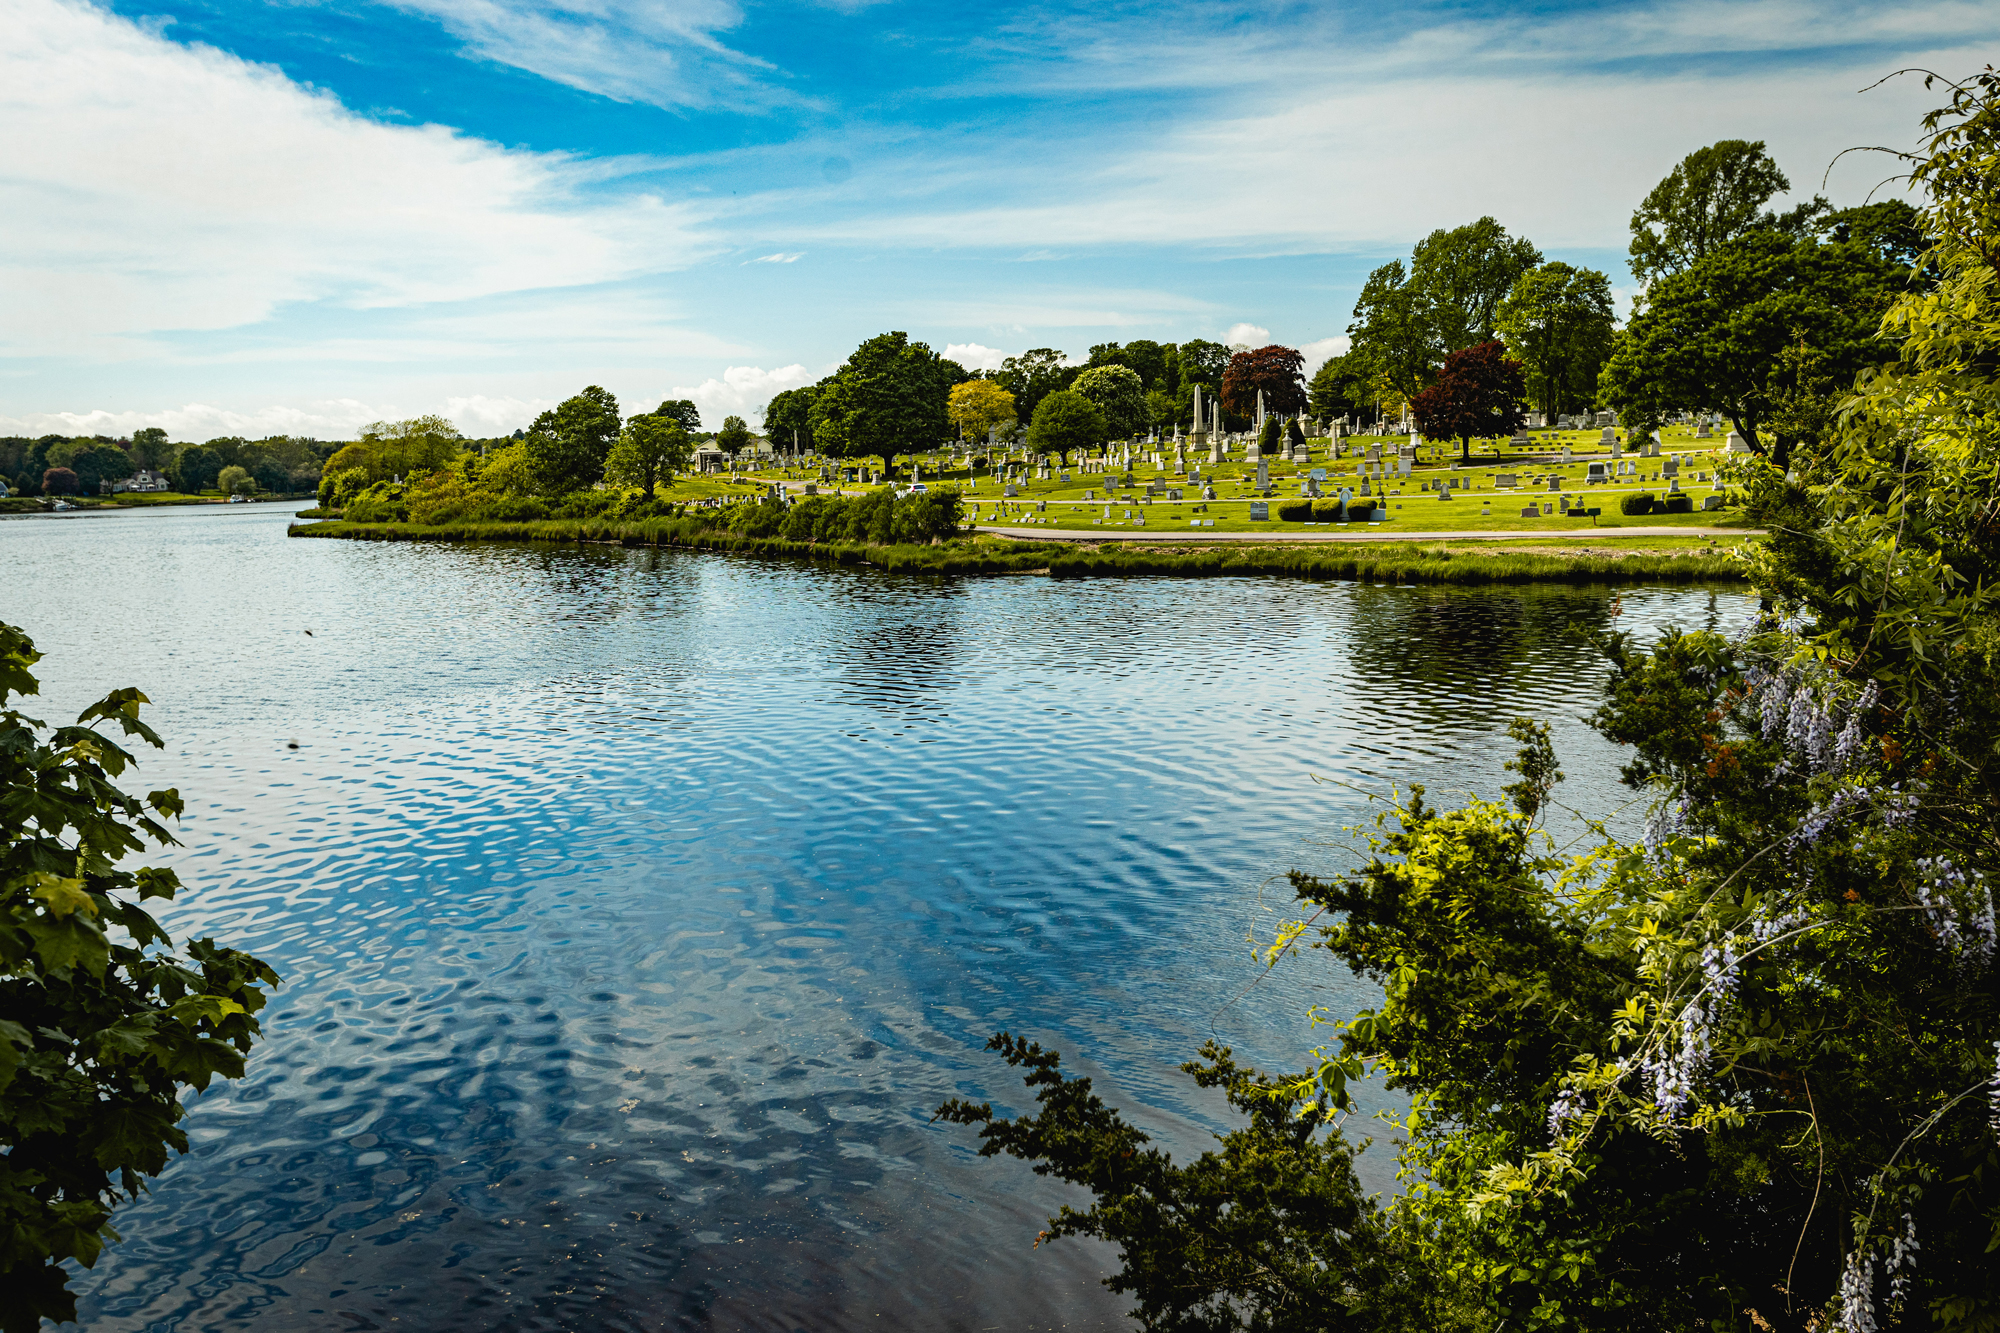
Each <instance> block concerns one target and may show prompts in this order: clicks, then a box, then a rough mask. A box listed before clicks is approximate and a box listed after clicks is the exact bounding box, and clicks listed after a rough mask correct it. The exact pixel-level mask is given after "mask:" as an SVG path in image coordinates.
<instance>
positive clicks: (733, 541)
mask: <svg viewBox="0 0 2000 1333" xmlns="http://www.w3.org/2000/svg"><path fill="white" fill-rule="evenodd" d="M292 535H293V536H295V537H319V538H336V539H345V540H350V541H419V542H471V541H490V542H539V543H609V544H615V545H620V546H642V547H664V548H669V549H682V550H697V551H722V552H730V553H735V554H740V555H758V556H779V557H787V558H792V559H804V560H813V561H818V562H822V563H826V564H834V565H869V566H873V567H875V568H878V569H886V570H891V571H896V572H902V573H912V574H1047V575H1049V576H1050V577H1052V578H1090V577H1103V576H1107V575H1121V576H1141V575H1177V576H1181V577H1215V576H1236V577H1255V576H1264V577H1287V578H1306V579H1335V580H1357V581H1361V582H1371V583H1457V584H1497V583H1638V582H1647V583H1655V582H1674V583H1695V582H1741V581H1743V580H1744V578H1745V574H1744V566H1743V565H1742V564H1741V562H1739V561H1738V560H1737V559H1736V558H1735V557H1734V556H1732V555H1729V554H1725V553H1720V552H1717V553H1701V554H1696V553H1689V554H1681V555H1655V554H1633V555H1614V554H1607V553H1605V552H1603V551H1601V550H1594V551H1579V552H1578V553H1577V554H1574V555H1571V554H1555V553H1551V552H1550V551H1548V550H1547V549H1543V550H1541V551H1534V552H1528V551H1511V550H1496V551H1493V552H1487V551H1467V550H1465V549H1463V548H1449V547H1445V546H1442V545H1435V544H1430V545H1422V544H1418V543H1413V542H1381V543H1373V542H1370V543H1356V544H1354V545H1342V546H1340V547H1326V546H1276V545H1271V546H1255V547H1246V546H1183V547H1167V548H1158V547H1152V548H1146V549H1139V550H1135V549H1131V548H1129V547H1124V546H1111V545H1108V544H1107V545H1105V546H1101V547H1092V546H1080V545H1078V544H1076V543H1074V542H1047V543H1042V542H1018V541H995V540H992V539H974V540H952V541H943V542H939V543H937V544H935V545H931V544H924V545H918V544H914V543H868V542H846V541H835V542H811V541H790V540H786V539H784V538H782V537H756V536H750V535H747V534H744V533H740V532H731V531H728V530H724V529H718V528H716V527H715V526H713V525H712V524H709V523H707V522H704V521H701V520H698V519H693V518H685V517H682V518H657V519H638V520H633V521H625V522H618V521H605V520H595V519H576V520H555V519H551V520H543V521H538V522H527V523H445V524H438V525H435V526H432V525H423V524H411V523H346V522H329V523H314V524H309V525H300V526H298V527H294V528H293V529H292Z"/></svg>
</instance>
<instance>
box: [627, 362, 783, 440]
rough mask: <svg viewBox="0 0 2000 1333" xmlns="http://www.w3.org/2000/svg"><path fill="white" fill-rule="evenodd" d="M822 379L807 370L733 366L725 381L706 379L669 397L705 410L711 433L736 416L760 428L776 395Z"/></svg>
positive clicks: (703, 421)
mask: <svg viewBox="0 0 2000 1333" xmlns="http://www.w3.org/2000/svg"><path fill="white" fill-rule="evenodd" d="M819 378H820V376H818V375H813V374H809V373H808V372H807V370H806V368H805V367H804V366H780V367H779V368H778V369H776V370H765V369H764V368H763V367H762V366H731V367H729V368H728V369H727V370H725V371H723V372H722V378H721V379H706V380H703V381H702V382H701V383H700V384H697V385H695V386H694V387H693V388H685V387H676V388H675V389H674V391H673V392H672V393H670V394H667V395H665V396H666V397H668V398H690V399H693V400H694V405H695V406H696V407H697V408H699V409H700V410H701V424H702V425H703V426H705V427H707V428H708V429H709V430H718V429H720V428H721V426H722V419H723V418H724V417H726V416H729V415H732V414H734V415H736V416H740V417H742V418H744V419H745V420H747V421H749V422H750V424H751V426H752V427H756V426H758V425H760V424H761V422H762V421H763V414H764V404H766V403H768V402H770V401H771V396H772V395H773V394H776V393H781V392H783V391H784V390H786V389H796V388H798V387H799V386H800V385H802V384H811V383H812V382H813V381H815V380H817V379H819Z"/></svg>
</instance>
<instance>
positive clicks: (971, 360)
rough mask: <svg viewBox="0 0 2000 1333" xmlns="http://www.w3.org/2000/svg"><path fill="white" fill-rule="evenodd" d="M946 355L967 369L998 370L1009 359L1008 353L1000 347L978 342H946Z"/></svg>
mask: <svg viewBox="0 0 2000 1333" xmlns="http://www.w3.org/2000/svg"><path fill="white" fill-rule="evenodd" d="M944 355H945V357H946V359H948V360H951V361H956V362H958V364H960V365H961V366H964V367H965V368H966V369H967V370H998V369H1000V363H1001V362H1002V361H1005V360H1006V359H1007V353H1005V352H1003V351H1001V350H1000V349H999V348H997V347H981V346H980V345H979V344H978V343H946V344H945V345H944Z"/></svg>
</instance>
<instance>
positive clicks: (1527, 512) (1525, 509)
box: [1521, 505, 1542, 518]
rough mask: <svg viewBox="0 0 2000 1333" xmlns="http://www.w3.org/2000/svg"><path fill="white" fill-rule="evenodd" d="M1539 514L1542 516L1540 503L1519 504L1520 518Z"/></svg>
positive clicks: (1538, 515) (1538, 516)
mask: <svg viewBox="0 0 2000 1333" xmlns="http://www.w3.org/2000/svg"><path fill="white" fill-rule="evenodd" d="M1541 516H1542V507H1541V506H1540V505H1522V506H1521V517H1522V518H1540V517H1541Z"/></svg>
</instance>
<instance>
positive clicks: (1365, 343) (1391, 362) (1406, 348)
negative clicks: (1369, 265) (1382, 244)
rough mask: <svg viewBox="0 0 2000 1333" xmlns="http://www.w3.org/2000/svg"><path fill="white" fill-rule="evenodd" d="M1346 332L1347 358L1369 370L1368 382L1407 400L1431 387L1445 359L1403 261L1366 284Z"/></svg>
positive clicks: (1377, 272)
mask: <svg viewBox="0 0 2000 1333" xmlns="http://www.w3.org/2000/svg"><path fill="white" fill-rule="evenodd" d="M1347 332H1348V335H1349V337H1350V339H1351V342H1350V344H1349V345H1350V351H1349V352H1348V355H1349V356H1351V357H1354V358H1356V359H1357V360H1358V362H1359V363H1360V364H1361V365H1365V366H1366V367H1367V368H1368V371H1369V378H1371V379H1373V378H1379V379H1380V380H1381V381H1382V382H1383V383H1385V384H1387V385H1388V386H1389V387H1390V388H1391V389H1394V390H1395V391H1396V392H1397V393H1398V394H1400V395H1402V396H1403V397H1404V398H1411V397H1414V396H1415V395H1416V394H1417V393H1419V392H1420V391H1422V389H1423V387H1424V386H1425V385H1426V384H1429V383H1430V379H1431V372H1432V369H1433V368H1434V367H1435V366H1436V364H1437V359H1438V356H1439V355H1441V354H1440V353H1438V352H1437V350H1436V347H1435V343H1434V340H1433V338H1432V336H1431V331H1430V326H1429V325H1428V323H1427V322H1426V321H1425V319H1424V310H1423V305H1422V303H1421V302H1420V301H1419V300H1418V293H1417V289H1416V287H1415V286H1414V285H1413V284H1412V283H1411V282H1410V280H1409V271H1408V270H1407V269H1406V268H1405V267H1404V266H1403V261H1402V260H1400V259H1396V260H1391V261H1390V262H1389V263H1387V264H1384V265H1382V266H1381V267H1380V268H1378V269H1376V270H1375V271H1374V272H1372V273H1370V274H1369V275H1368V278H1367V281H1365V282H1363V283H1362V284H1361V295H1360V296H1359V297H1358V298H1356V300H1355V302H1354V322H1353V323H1352V324H1349V325H1348V326H1347Z"/></svg>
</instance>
